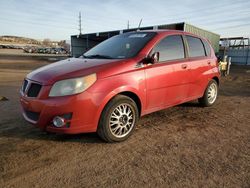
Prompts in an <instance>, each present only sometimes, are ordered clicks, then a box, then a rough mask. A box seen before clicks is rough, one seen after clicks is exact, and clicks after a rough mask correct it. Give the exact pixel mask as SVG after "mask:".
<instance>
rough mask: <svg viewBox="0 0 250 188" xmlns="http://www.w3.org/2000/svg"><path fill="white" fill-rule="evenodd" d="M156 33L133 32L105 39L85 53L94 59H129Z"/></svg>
mask: <svg viewBox="0 0 250 188" xmlns="http://www.w3.org/2000/svg"><path fill="white" fill-rule="evenodd" d="M155 35H156V33H155V32H131V33H125V34H121V35H117V36H114V37H112V38H110V39H107V40H105V41H103V42H102V43H100V44H98V45H97V46H95V47H94V48H92V49H90V50H89V51H87V52H86V53H85V54H83V57H84V58H92V59H127V58H131V57H134V56H136V55H137V54H138V53H139V52H140V51H141V50H142V48H143V47H144V46H145V45H146V44H147V43H148V42H149V41H150V40H151V39H152V38H153V37H154V36H155Z"/></svg>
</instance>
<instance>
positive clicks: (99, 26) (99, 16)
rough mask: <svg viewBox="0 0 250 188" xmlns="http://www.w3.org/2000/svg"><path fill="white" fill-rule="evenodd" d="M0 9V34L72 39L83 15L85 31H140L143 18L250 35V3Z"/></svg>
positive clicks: (90, 3)
mask: <svg viewBox="0 0 250 188" xmlns="http://www.w3.org/2000/svg"><path fill="white" fill-rule="evenodd" d="M0 7H1V14H0V28H1V30H0V35H6V34H12V35H19V36H28V37H34V38H48V37H49V38H52V39H68V38H69V37H70V35H73V34H77V33H78V13H79V11H81V12H82V26H83V32H84V33H89V32H100V31H107V30H116V29H123V28H126V24H127V21H128V20H129V21H130V25H131V27H137V26H138V23H139V21H140V19H141V18H143V22H142V26H149V25H158V24H169V23H176V22H183V21H186V22H188V23H190V24H193V25H197V26H199V27H202V28H204V29H207V30H210V31H214V32H216V33H219V34H222V35H225V34H227V35H229V36H230V35H234V34H235V33H236V31H237V33H238V35H240V36H241V35H247V30H248V31H250V24H248V23H249V21H248V20H250V10H249V7H250V1H248V0H220V1H212V0H211V1H207V0H192V1H189V0H175V1H165V0H154V1H151V0H148V1H147V0H144V1H142V0H126V1H124V0H106V1H102V0H86V1H81V0H72V1H66V0H53V1H48V0H43V1H40V0H33V1H32V0H23V1H18V0H9V1H1V2H0ZM237 25H241V26H240V27H234V26H237ZM225 28H227V29H228V32H227V33H226V32H225Z"/></svg>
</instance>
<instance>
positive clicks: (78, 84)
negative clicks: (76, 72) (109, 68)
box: [49, 74, 96, 97]
mask: <svg viewBox="0 0 250 188" xmlns="http://www.w3.org/2000/svg"><path fill="white" fill-rule="evenodd" d="M95 81H96V74H90V75H88V76H84V77H81V78H72V79H67V80H61V81H58V82H56V83H55V84H54V85H53V86H52V88H51V90H50V93H49V96H50V97H56V96H66V95H73V94H77V93H81V92H83V91H85V90H86V89H88V88H89V87H90V86H91V85H93V84H94V82H95Z"/></svg>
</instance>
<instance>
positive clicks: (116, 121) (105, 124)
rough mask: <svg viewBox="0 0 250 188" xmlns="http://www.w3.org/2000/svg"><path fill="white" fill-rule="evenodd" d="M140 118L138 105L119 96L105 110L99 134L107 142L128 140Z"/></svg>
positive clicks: (98, 130) (127, 98)
mask: <svg viewBox="0 0 250 188" xmlns="http://www.w3.org/2000/svg"><path fill="white" fill-rule="evenodd" d="M138 118H139V112H138V108H137V105H136V103H135V102H134V101H133V100H132V99H131V98H129V97H127V96H124V95H117V96H116V97H115V98H113V99H112V100H111V101H110V102H109V103H108V104H107V105H106V107H105V108H104V110H103V112H102V114H101V118H100V121H99V125H98V129H97V133H98V135H99V136H100V137H101V138H102V139H103V140H105V141H106V142H120V141H124V140H126V139H127V138H128V137H129V136H130V135H131V134H132V132H133V130H134V128H135V125H136V123H137V121H138Z"/></svg>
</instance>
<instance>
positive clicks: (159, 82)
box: [145, 35, 189, 112]
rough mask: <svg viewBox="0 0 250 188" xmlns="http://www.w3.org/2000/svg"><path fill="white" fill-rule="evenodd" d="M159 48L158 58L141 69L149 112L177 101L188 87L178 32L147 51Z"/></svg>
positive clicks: (183, 54)
mask: <svg viewBox="0 0 250 188" xmlns="http://www.w3.org/2000/svg"><path fill="white" fill-rule="evenodd" d="M154 52H159V62H158V63H156V64H153V65H151V66H147V67H146V69H145V75H146V92H147V109H148V111H149V112H152V111H155V110H157V109H161V108H164V107H166V106H171V105H174V104H178V103H181V102H182V101H185V99H186V98H187V94H188V90H189V67H188V64H187V59H186V55H185V54H186V53H185V47H184V42H183V37H182V35H170V36H167V37H165V38H164V39H162V40H161V41H160V42H159V43H158V44H157V45H156V46H155V47H154V48H153V50H152V52H151V54H152V53H154Z"/></svg>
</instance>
